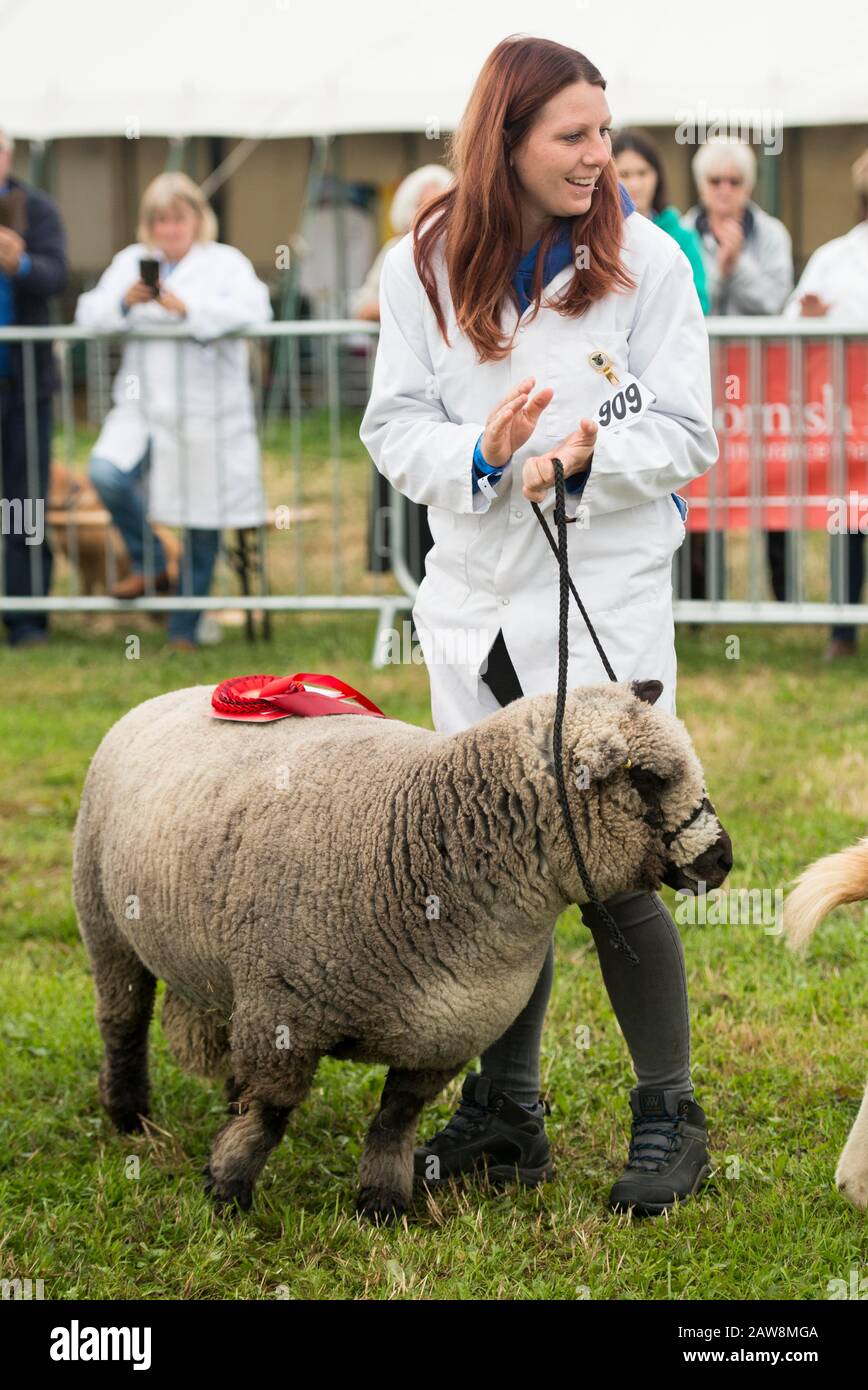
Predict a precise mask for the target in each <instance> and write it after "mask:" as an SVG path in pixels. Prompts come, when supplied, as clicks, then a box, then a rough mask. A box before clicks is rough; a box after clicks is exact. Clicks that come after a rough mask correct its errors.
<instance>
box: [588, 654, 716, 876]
mask: <svg viewBox="0 0 868 1390" xmlns="http://www.w3.org/2000/svg"><path fill="white" fill-rule="evenodd" d="M662 688H663V687H662V686H661V684H660V682H659V681H633V682H632V683H630V684H627V683H618V684H612V685H610V686H609V687H607V688H606V687H602V688H600V690H599V691H597V690H596V689H595V690H594V697H596V696H597V695H598V694H599V697H600V698H599V701H597V699H596V698H593V699H592V700H591V701H588V700H587V699H586V698H585V697H587V696H588V695H589V694H590V692H589V691H587V690H585V691H583V692H582V697H583V698H582V699H581V700H580V701H579V702H578V703H577V705H576V706H575V710H576V713H577V714H578V715H579V719H580V721H581V722H580V723H579V726H578V728H576V726H575V725H574V730H575V732H576V733H577V734H578V738H577V739H576V740H575V741H572V740H571V744H572V746H571V747H570V754H571V759H572V763H573V767H574V770H575V771H578V770H579V769H581V770H583V771H584V773H585V777H586V781H587V785H588V788H589V790H590V791H591V793H592V795H593V792H594V789H596V793H597V795H596V797H594V800H597V801H598V805H599V809H600V815H599V822H598V829H599V833H601V835H602V836H603V838H604V840H608V838H609V837H611V844H610V845H609V844H607V845H605V847H598V851H597V855H596V856H593V857H598V858H599V859H600V860H601V861H603V862H606V861H608V862H610V863H611V862H618V856H619V854H620V856H621V860H622V861H624V860H626V861H627V862H625V863H624V870H625V873H626V874H627V875H628V876H630V878H631V880H632V883H631V885H630V886H633V887H635V888H636V889H646V890H649V891H650V890H653V889H656V888H659V887H660V884H661V883H665V884H667V885H668V887H670V888H675V889H679V890H682V891H685V892H690V893H697V892H704V891H705V890H706V889H708V888H717V887H719V886H720V884H721V883H723V881H724V879H725V878H726V876H727V874H728V873H729V871H730V869H731V868H732V843H731V841H730V838H729V835H728V834H727V832H726V831H725V830H724V828H723V826H722V825H721V823H720V821H719V820H718V818H717V814H716V812H715V810H714V807H713V806H712V804H711V802H710V801H709V799H708V793H707V791H706V788H705V778H704V774H703V771H702V765H701V764H700V762H699V759H698V758H697V756H696V753H695V752H694V749H693V745H692V743H691V741H690V736H689V734H688V733H687V730H686V729H685V727H684V725H683V724H682V723H681V721H680V720H679V719H676V718H675V716H674V715H671V714H665V713H663V712H662V711H660V710H655V709H654V708H653V704H654V702H655V701H656V700H657V699H658V698H659V696H660V693H661V691H662ZM595 706H596V710H595ZM595 714H596V717H595ZM595 726H596V730H597V737H596V741H595V740H594V732H595ZM601 729H602V730H604V732H603V733H602V736H601V735H600V732H599V731H600V730H601ZM564 742H565V746H567V738H566V728H565V739H564ZM578 785H579V786H580V785H581V783H580V782H579V783H578ZM571 800H572V798H571ZM622 846H623V847H624V849H626V850H627V853H626V854H624V849H622V848H621V847H622ZM589 848H590V849H591V850H592V851H593V849H594V846H593V843H591V845H590V846H589ZM625 886H627V885H625Z"/></svg>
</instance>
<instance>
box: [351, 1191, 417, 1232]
mask: <svg viewBox="0 0 868 1390" xmlns="http://www.w3.org/2000/svg"><path fill="white" fill-rule="evenodd" d="M406 1210H407V1203H406V1201H405V1200H404V1198H403V1197H402V1196H401V1194H400V1192H395V1191H393V1190H392V1189H391V1188H388V1187H363V1188H362V1189H361V1190H360V1192H359V1195H358V1198H357V1199H356V1212H357V1214H358V1215H359V1216H361V1217H362V1218H363V1219H364V1220H365V1221H370V1222H372V1223H373V1225H375V1226H390V1225H392V1224H393V1223H394V1222H395V1221H399V1220H400V1219H401V1217H402V1216H403V1215H404V1212H405V1211H406Z"/></svg>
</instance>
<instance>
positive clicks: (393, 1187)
mask: <svg viewBox="0 0 868 1390" xmlns="http://www.w3.org/2000/svg"><path fill="white" fill-rule="evenodd" d="M459 1071H460V1068H459V1067H452V1068H451V1069H450V1070H449V1071H399V1070H398V1069H397V1068H395V1067H390V1069H389V1073H388V1075H387V1077H386V1084H385V1085H384V1087H383V1094H382V1096H381V1097H380V1109H379V1111H378V1113H377V1115H376V1117H375V1119H374V1121H373V1124H372V1125H371V1127H370V1129H369V1130H368V1136H367V1139H366V1140H365V1147H364V1150H363V1152H362V1157H361V1161H360V1163H359V1178H360V1181H361V1187H360V1189H359V1196H358V1201H357V1202H356V1211H357V1212H358V1213H359V1215H360V1216H363V1217H365V1218H366V1220H368V1221H375V1222H381V1221H382V1222H387V1221H394V1220H396V1219H397V1218H398V1217H399V1216H401V1215H403V1213H404V1211H405V1210H406V1208H407V1207H408V1206H409V1204H410V1198H411V1195H412V1191H413V1144H414V1142H415V1139H416V1126H417V1125H418V1123H419V1116H420V1115H421V1113H422V1110H423V1107H424V1106H426V1105H427V1104H428V1103H429V1102H430V1101H432V1100H435V1099H436V1098H437V1096H438V1095H439V1094H440V1092H441V1091H442V1090H443V1087H444V1086H446V1085H447V1084H448V1083H449V1082H450V1081H451V1080H452V1078H453V1076H457V1074H458V1072H459Z"/></svg>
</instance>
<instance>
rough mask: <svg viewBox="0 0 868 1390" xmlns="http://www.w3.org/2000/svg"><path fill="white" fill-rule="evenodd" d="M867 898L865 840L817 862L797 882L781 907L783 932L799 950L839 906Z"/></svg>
mask: <svg viewBox="0 0 868 1390" xmlns="http://www.w3.org/2000/svg"><path fill="white" fill-rule="evenodd" d="M865 898H868V837H866V838H865V839H864V840H859V841H858V843H857V844H855V845H852V846H851V847H850V849H845V850H842V851H841V853H840V854H828V855H826V857H825V859H817V860H816V861H815V862H814V863H813V864H811V865H810V866H809V867H808V868H807V869H805V871H804V873H802V874H800V875H799V877H798V878H797V879H796V887H795V888H794V889H793V891H792V893H790V895H789V897H788V898H787V901H786V905H785V907H784V930H785V932H786V933H787V937H788V940H789V943H790V945H791V946H792V947H793V948H794V949H798V948H800V947H803V946H805V945H806V944H807V941H808V939H809V937H810V936H812V935H813V933H814V931H815V930H816V928H817V927H818V926H819V925H820V923H821V922H822V920H823V918H824V917H826V916H828V914H829V913H830V912H831V911H832V909H833V908H835V907H839V906H840V904H841V903H857V902H861V901H862V900H863V899H865Z"/></svg>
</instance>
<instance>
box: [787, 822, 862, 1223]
mask: <svg viewBox="0 0 868 1390" xmlns="http://www.w3.org/2000/svg"><path fill="white" fill-rule="evenodd" d="M865 900H868V838H866V839H864V840H859V842H858V843H857V844H855V845H851V846H850V848H849V849H845V850H842V851H841V853H840V854H829V855H827V856H826V857H825V859H817V860H816V861H815V862H814V863H813V864H811V866H810V867H809V868H807V869H806V870H805V872H804V873H803V874H801V875H800V877H799V878H798V879H797V880H796V887H795V888H794V890H793V892H792V893H791V894H790V896H789V898H788V899H787V902H786V906H785V908H784V929H785V931H786V933H787V937H788V939H789V943H790V945H791V946H792V947H793V949H794V950H802V949H804V947H805V946H806V945H807V943H808V941H809V939H810V937H811V936H812V935H813V933H814V931H815V930H816V928H817V927H818V926H819V925H820V923H821V922H822V920H823V918H824V917H826V916H827V915H828V913H830V912H831V911H832V909H833V908H835V907H838V906H839V905H840V904H841V903H858V902H863V901H865ZM835 1182H836V1183H837V1186H838V1188H839V1190H840V1191H841V1192H843V1193H844V1196H845V1197H849V1199H850V1201H851V1202H853V1203H854V1204H855V1205H856V1206H857V1207H861V1208H862V1210H863V1211H864V1210H865V1208H866V1207H868V1087H866V1090H865V1095H864V1097H863V1100H862V1104H861V1106H860V1109H859V1113H858V1115H857V1116H856V1121H855V1123H854V1125H853V1128H852V1130H851V1131H850V1137H849V1139H848V1140H847V1143H846V1144H845V1146H844V1149H843V1151H842V1153H841V1157H840V1160H839V1162H838V1168H837V1171H836V1173H835Z"/></svg>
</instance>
